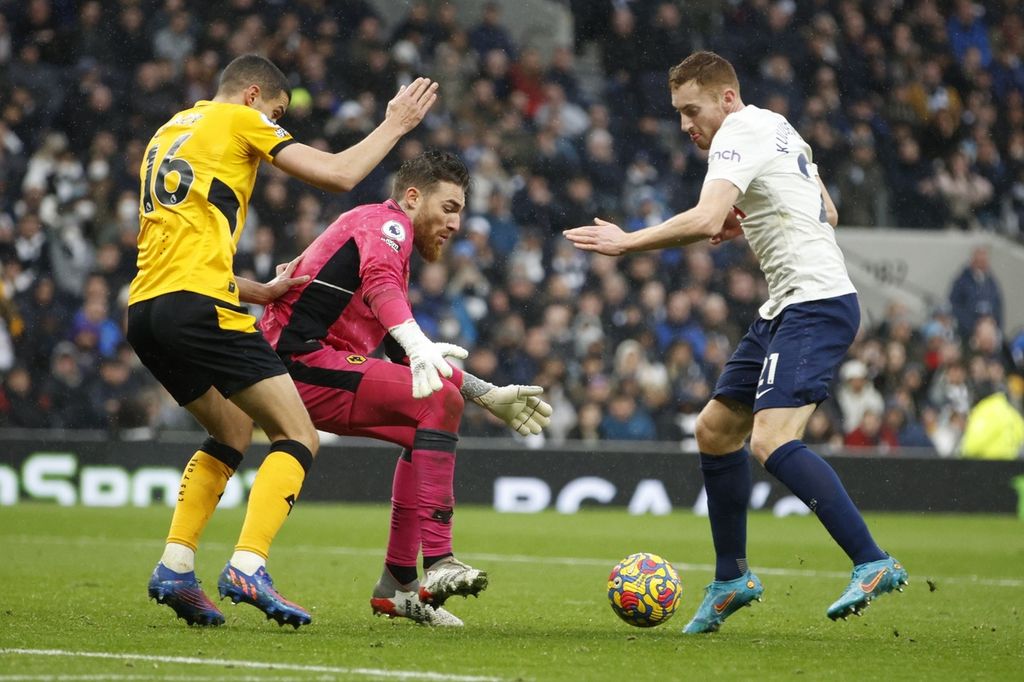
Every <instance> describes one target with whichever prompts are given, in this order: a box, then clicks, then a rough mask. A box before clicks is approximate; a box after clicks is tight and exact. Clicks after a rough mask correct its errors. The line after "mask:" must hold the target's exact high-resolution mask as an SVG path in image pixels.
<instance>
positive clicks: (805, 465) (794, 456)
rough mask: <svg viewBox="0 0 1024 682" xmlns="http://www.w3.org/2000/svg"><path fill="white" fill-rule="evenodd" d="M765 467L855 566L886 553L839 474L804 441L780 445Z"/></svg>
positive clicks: (883, 555) (877, 558) (874, 559)
mask: <svg viewBox="0 0 1024 682" xmlns="http://www.w3.org/2000/svg"><path fill="white" fill-rule="evenodd" d="M764 468H765V469H767V470H768V473H770V474H771V475H772V476H774V477H775V478H777V479H779V480H780V481H782V482H783V483H784V484H785V485H786V487H787V488H789V489H790V490H792V491H793V494H794V495H796V496H797V497H799V498H800V499H801V500H802V501H803V503H804V504H806V505H807V506H808V507H810V508H811V511H813V512H814V513H815V514H817V515H818V520H819V521H821V523H822V525H824V526H825V529H826V530H827V531H828V532H829V534H830V535H831V536H832V538H833V539H834V540H835V541H836V542H837V543H838V544H839V546H840V547H842V548H843V551H844V552H846V554H847V555H848V556H849V557H850V559H851V560H852V561H853V564H854V565H855V566H856V565H857V564H863V563H864V562H866V561H877V560H879V559H884V558H885V557H886V556H887V555H886V553H885V552H883V551H882V550H881V549H880V548H879V547H878V545H876V544H875V541H874V540H873V539H872V538H871V532H870V531H869V530H868V526H867V524H866V523H864V518H863V517H862V516H861V515H860V512H859V511H857V507H856V505H854V504H853V500H851V499H850V496H849V494H847V492H846V488H844V487H843V484H842V482H841V481H840V480H839V476H837V475H836V472H835V471H834V470H833V469H832V467H831V466H829V465H828V462H826V461H825V460H823V459H822V458H821V457H819V456H818V455H816V454H815V453H814V452H813V451H812V450H811V449H810V448H808V447H807V446H806V445H804V444H803V442H801V441H798V440H791V441H789V442H788V443H786V444H784V445H780V446H779V449H778V450H776V451H775V452H773V453H772V454H771V456H770V457H768V459H767V461H765V463H764Z"/></svg>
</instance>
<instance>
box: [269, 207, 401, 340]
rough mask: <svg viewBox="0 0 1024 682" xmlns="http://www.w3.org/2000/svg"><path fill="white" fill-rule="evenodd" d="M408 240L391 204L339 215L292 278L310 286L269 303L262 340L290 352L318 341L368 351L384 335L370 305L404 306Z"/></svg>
mask: <svg viewBox="0 0 1024 682" xmlns="http://www.w3.org/2000/svg"><path fill="white" fill-rule="evenodd" d="M412 237H413V232H412V225H411V224H410V222H409V218H408V216H406V215H405V212H404V211H403V210H402V209H401V208H400V207H399V205H398V204H397V203H396V202H395V201H393V200H391V199H389V200H387V201H385V202H384V203H383V204H369V205H365V206H359V207H356V208H354V209H352V210H351V211H348V212H347V213H343V214H342V215H341V216H339V217H338V219H337V220H335V221H334V222H333V223H332V224H331V225H330V226H329V227H328V228H327V230H325V231H324V233H323V234H321V235H320V236H319V237H317V238H316V241H314V242H313V243H312V244H310V245H309V247H308V248H307V249H306V250H305V251H304V252H303V254H302V260H301V261H300V262H299V265H298V267H297V268H296V270H295V274H294V275H293V276H295V277H301V276H302V275H309V276H310V281H308V282H306V283H305V284H303V285H300V286H297V287H295V288H293V289H291V290H290V291H289V292H288V293H286V294H285V295H284V296H282V297H281V298H279V299H277V300H276V301H274V302H273V303H271V304H270V305H268V306H267V308H266V311H265V312H264V315H263V319H262V320H260V324H259V326H260V329H261V330H262V331H263V335H264V336H265V337H266V339H267V341H269V342H270V344H271V345H272V346H274V348H276V349H277V350H278V352H280V353H292V354H296V355H299V354H302V353H308V352H312V351H315V350H318V349H320V348H321V347H322V345H323V344H327V345H329V346H332V347H334V348H337V349H339V350H346V351H351V352H352V353H354V354H357V355H369V354H370V353H372V352H373V351H374V350H376V349H377V347H378V346H380V344H381V341H382V340H384V337H385V336H387V333H388V332H387V328H386V327H385V326H384V325H383V324H382V323H381V322H380V321H379V320H378V319H377V316H376V314H375V313H374V308H376V307H378V306H379V305H380V302H381V301H386V300H390V301H394V300H396V299H399V300H400V301H401V302H402V304H403V305H404V306H405V308H406V309H407V308H408V300H409V257H410V255H411V254H412V249H413V239H412ZM371 305H373V306H374V308H371ZM411 317H412V313H411V312H409V314H408V316H407V318H411ZM399 321H401V320H399Z"/></svg>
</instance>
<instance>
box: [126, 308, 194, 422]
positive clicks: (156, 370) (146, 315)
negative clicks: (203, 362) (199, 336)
mask: <svg viewBox="0 0 1024 682" xmlns="http://www.w3.org/2000/svg"><path fill="white" fill-rule="evenodd" d="M174 296H175V295H174V294H168V295H165V296H159V297H157V298H155V299H149V300H146V301H141V302H139V303H134V304H132V305H131V306H129V308H128V320H127V322H128V324H127V334H126V336H127V339H128V343H130V344H131V346H132V349H133V350H134V351H135V354H136V356H138V358H139V360H140V361H141V362H142V364H143V366H145V367H146V369H148V370H149V371H150V373H151V374H152V375H153V376H154V377H155V378H156V380H157V381H159V382H160V384H161V385H162V386H163V387H164V388H165V389H167V392H168V393H170V394H171V397H173V398H174V400H175V401H176V402H177V403H178V404H179V405H181V406H185V405H188V404H189V403H191V402H193V401H195V400H197V399H199V398H200V397H201V396H203V395H205V394H206V393H207V391H209V390H210V387H211V386H213V382H212V380H211V377H210V376H209V374H208V373H206V372H204V371H203V370H202V368H200V367H198V366H196V365H195V364H194V363H193V362H192V357H193V356H194V355H195V353H194V352H192V351H190V350H189V349H188V348H187V347H182V345H181V344H179V343H176V342H171V339H172V337H173V335H174V333H175V332H176V330H178V329H180V328H182V327H184V326H187V325H188V324H190V323H192V318H193V317H194V312H195V311H194V310H188V309H181V310H178V311H175V310H174V306H166V305H164V303H165V302H166V299H167V298H170V297H174ZM196 352H198V351H196Z"/></svg>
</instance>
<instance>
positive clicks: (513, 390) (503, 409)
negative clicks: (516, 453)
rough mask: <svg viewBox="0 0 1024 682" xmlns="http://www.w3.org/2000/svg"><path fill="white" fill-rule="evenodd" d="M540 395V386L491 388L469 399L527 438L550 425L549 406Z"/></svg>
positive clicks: (542, 390) (541, 391)
mask: <svg viewBox="0 0 1024 682" xmlns="http://www.w3.org/2000/svg"><path fill="white" fill-rule="evenodd" d="M543 392H544V389H543V388H541V387H540V386H518V385H515V384H513V385H511V386H494V387H492V388H491V389H490V390H488V391H487V392H486V393H484V394H482V395H479V396H477V397H475V398H472V400H473V402H475V403H476V404H477V405H479V406H480V407H483V408H484V409H486V410H487V411H488V412H490V413H491V414H493V415H494V416H495V417H497V418H498V419H501V420H502V421H503V422H505V423H506V424H508V425H509V426H511V427H512V429H513V430H514V431H516V432H517V433H519V434H521V435H523V436H529V435H530V434H534V435H536V434H538V433H540V432H541V430H543V429H544V427H545V426H547V425H548V424H550V423H551V406H550V405H548V404H547V403H546V402H544V401H543V400H541V399H540V398H539V397H538V396H539V395H541V394H542V393H543Z"/></svg>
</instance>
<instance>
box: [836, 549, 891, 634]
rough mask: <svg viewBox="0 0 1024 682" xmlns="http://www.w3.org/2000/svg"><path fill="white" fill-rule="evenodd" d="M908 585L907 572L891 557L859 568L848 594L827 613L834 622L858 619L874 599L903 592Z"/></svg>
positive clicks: (856, 570) (840, 598) (854, 572)
mask: <svg viewBox="0 0 1024 682" xmlns="http://www.w3.org/2000/svg"><path fill="white" fill-rule="evenodd" d="M907 582H908V581H907V569H905V568H903V564H901V563H900V562H899V561H897V560H896V559H893V558H892V557H889V558H887V559H879V560H878V561H869V562H867V563H864V564H858V565H857V566H854V567H853V575H852V576H851V578H850V584H849V586H848V587H847V588H846V591H845V592H843V594H842V595H841V596H840V597H839V599H837V600H836V601H835V603H834V604H832V606H830V607H828V611H827V612H826V613H827V614H828V617H829V618H831V619H832V620H837V619H839V618H842V619H843V620H846V617H847V616H851V615H853V616H859V615H860V614H861V612H862V611H863V610H864V609H866V608H867V607H868V605H869V604H870V603H871V600H872V599H874V598H875V597H878V596H880V595H883V594H885V593H886V592H892V591H893V590H896V591H898V592H902V591H903V586H904V585H906V584H907Z"/></svg>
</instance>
